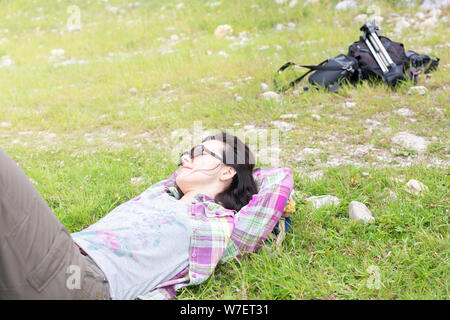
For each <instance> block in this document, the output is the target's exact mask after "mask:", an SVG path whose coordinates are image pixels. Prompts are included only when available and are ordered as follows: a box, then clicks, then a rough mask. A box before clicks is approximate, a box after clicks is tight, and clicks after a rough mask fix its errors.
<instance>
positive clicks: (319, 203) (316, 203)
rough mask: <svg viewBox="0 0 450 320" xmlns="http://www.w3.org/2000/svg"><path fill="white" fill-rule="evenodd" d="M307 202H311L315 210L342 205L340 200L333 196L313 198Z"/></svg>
mask: <svg viewBox="0 0 450 320" xmlns="http://www.w3.org/2000/svg"><path fill="white" fill-rule="evenodd" d="M305 201H307V202H310V203H311V204H312V206H313V207H314V208H320V207H324V206H332V205H335V206H337V205H338V204H339V203H340V200H339V198H337V197H335V196H331V195H324V196H313V197H309V198H307V199H305Z"/></svg>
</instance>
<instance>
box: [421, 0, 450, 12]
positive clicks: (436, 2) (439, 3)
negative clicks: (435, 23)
mask: <svg viewBox="0 0 450 320" xmlns="http://www.w3.org/2000/svg"><path fill="white" fill-rule="evenodd" d="M449 4H450V1H448V0H423V2H422V4H421V5H420V7H419V9H420V10H421V11H428V10H432V9H439V8H445V7H447V6H448V5H449Z"/></svg>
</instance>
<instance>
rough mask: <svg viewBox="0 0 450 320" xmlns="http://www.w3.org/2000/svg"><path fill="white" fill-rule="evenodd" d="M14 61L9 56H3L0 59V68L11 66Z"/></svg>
mask: <svg viewBox="0 0 450 320" xmlns="http://www.w3.org/2000/svg"><path fill="white" fill-rule="evenodd" d="M13 63H14V62H13V61H12V59H11V58H10V57H9V56H3V57H2V59H1V61H0V68H4V67H10V66H12V64H13Z"/></svg>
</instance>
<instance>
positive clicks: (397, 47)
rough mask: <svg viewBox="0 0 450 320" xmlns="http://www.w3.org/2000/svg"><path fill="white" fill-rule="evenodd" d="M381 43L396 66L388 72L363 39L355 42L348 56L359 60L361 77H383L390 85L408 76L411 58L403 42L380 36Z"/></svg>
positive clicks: (364, 78)
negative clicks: (382, 68) (379, 63)
mask: <svg viewBox="0 0 450 320" xmlns="http://www.w3.org/2000/svg"><path fill="white" fill-rule="evenodd" d="M379 39H380V41H381V43H382V44H383V46H384V48H385V49H386V51H387V53H388V54H389V56H390V57H391V59H392V61H393V62H394V63H395V66H394V67H393V68H392V69H391V70H390V71H389V72H387V73H383V71H382V70H381V68H380V66H379V65H378V63H377V61H376V60H375V59H374V57H373V55H372V54H371V52H370V50H369V48H368V47H367V44H366V42H365V41H364V40H363V39H360V40H359V41H356V42H353V43H352V44H351V45H350V46H349V48H348V56H350V57H353V58H355V59H356V60H357V61H358V66H359V69H360V73H359V75H360V79H361V80H367V79H383V80H384V81H385V82H386V83H387V84H388V85H390V86H391V85H395V84H396V83H397V82H398V81H399V80H404V79H406V77H407V70H408V68H409V64H410V60H409V59H408V57H407V56H406V53H405V48H404V46H403V44H402V43H400V42H395V41H392V40H391V39H389V38H387V37H384V36H380V37H379Z"/></svg>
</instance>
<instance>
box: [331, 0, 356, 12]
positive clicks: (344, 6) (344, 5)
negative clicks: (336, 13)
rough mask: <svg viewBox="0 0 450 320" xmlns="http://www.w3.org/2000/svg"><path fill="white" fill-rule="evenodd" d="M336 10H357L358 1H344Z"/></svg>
mask: <svg viewBox="0 0 450 320" xmlns="http://www.w3.org/2000/svg"><path fill="white" fill-rule="evenodd" d="M334 9H336V10H340V11H344V10H350V9H356V1H354V0H344V1H341V2H339V3H338V4H337V5H336V6H335V7H334Z"/></svg>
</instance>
